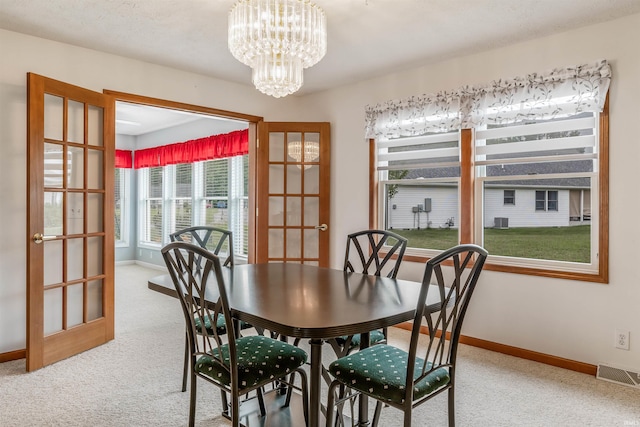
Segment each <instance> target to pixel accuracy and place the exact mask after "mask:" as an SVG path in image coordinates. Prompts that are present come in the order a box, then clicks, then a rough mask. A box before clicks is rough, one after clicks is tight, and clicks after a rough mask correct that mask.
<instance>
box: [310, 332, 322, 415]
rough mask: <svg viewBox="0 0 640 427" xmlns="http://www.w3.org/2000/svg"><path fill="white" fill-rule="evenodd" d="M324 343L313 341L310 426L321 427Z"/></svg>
mask: <svg viewBox="0 0 640 427" xmlns="http://www.w3.org/2000/svg"><path fill="white" fill-rule="evenodd" d="M322 343H323V340H321V339H315V338H314V339H311V340H309V344H311V378H310V381H309V389H310V390H309V426H310V427H318V426H319V425H320V405H321V402H320V385H321V383H320V381H321V379H322Z"/></svg>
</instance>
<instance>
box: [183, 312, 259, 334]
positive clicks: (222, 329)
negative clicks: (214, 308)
mask: <svg viewBox="0 0 640 427" xmlns="http://www.w3.org/2000/svg"><path fill="white" fill-rule="evenodd" d="M194 320H195V324H196V331H198V333H199V334H201V333H202V320H201V318H200V317H196V318H195V319H194ZM204 327H205V328H207V333H208V334H209V335H213V329H212V328H211V316H206V317H205V318H204ZM216 327H217V328H218V335H224V334H226V333H227V325H226V323H225V321H224V316H218V319H217V321H216ZM250 327H251V325H250V324H248V323H246V322H240V329H247V328H250Z"/></svg>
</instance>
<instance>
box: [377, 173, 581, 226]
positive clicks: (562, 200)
mask: <svg viewBox="0 0 640 427" xmlns="http://www.w3.org/2000/svg"><path fill="white" fill-rule="evenodd" d="M484 197H485V206H486V210H485V212H484V226H485V227H496V228H508V227H567V226H571V225H581V224H588V223H590V219H591V210H590V208H589V206H590V190H589V189H588V187H587V188H567V187H561V186H549V185H546V186H524V185H511V184H499V185H498V184H490V185H487V187H486V189H485V193H484ZM425 199H426V203H425ZM425 205H426V206H427V209H425ZM387 217H388V221H389V223H388V224H387V227H388V228H389V229H393V228H396V229H420V228H449V227H453V228H457V227H458V191H457V188H456V187H454V186H453V185H434V184H431V185H429V186H424V185H398V191H397V193H396V194H395V196H394V197H393V198H392V199H390V201H389V214H388V216H387ZM450 218H453V221H452V222H453V224H450V223H449V224H447V222H448V221H449V220H450Z"/></svg>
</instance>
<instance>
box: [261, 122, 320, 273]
mask: <svg viewBox="0 0 640 427" xmlns="http://www.w3.org/2000/svg"><path fill="white" fill-rule="evenodd" d="M262 132H263V133H261V137H260V140H261V141H265V140H266V141H267V144H265V145H266V147H264V146H263V147H262V148H260V149H259V150H258V182H259V185H258V187H259V189H258V207H259V209H260V206H263V207H264V209H267V215H263V214H262V212H263V210H260V215H258V221H257V222H258V245H257V248H258V254H257V260H258V262H299V263H309V264H314V265H323V266H327V265H328V262H329V260H328V233H326V232H325V230H327V228H328V219H329V209H328V204H329V189H328V183H329V180H328V178H327V179H324V180H323V179H321V177H322V176H323V174H326V175H327V176H328V173H329V160H330V158H329V138H328V134H329V126H328V124H327V123H304V124H297V123H266V124H265V129H263V131H262ZM323 135H324V137H323ZM323 144H324V145H323ZM323 147H324V148H323ZM323 153H324V154H323ZM265 176H266V178H267V179H264V177H265ZM323 185H324V186H323ZM263 192H265V193H266V194H262V193H263ZM261 215H263V216H261ZM323 224H324V225H323ZM263 227H264V228H266V230H265V231H264V232H263V231H262V230H261V229H262V228H263ZM320 234H324V236H322V238H321V236H320ZM261 236H262V237H261ZM261 239H265V240H267V241H268V243H267V244H264V243H263V244H261V243H260V240H261Z"/></svg>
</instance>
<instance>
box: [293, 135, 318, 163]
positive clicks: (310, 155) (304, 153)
mask: <svg viewBox="0 0 640 427" xmlns="http://www.w3.org/2000/svg"><path fill="white" fill-rule="evenodd" d="M287 154H288V155H289V157H291V158H292V159H294V160H295V161H296V162H302V161H304V162H313V161H314V160H316V159H317V158H318V157H320V144H318V143H317V142H315V141H305V142H304V149H303V144H302V142H301V141H291V142H289V143H288V144H287ZM311 166H312V165H304V168H305V169H309V168H310V167H311ZM298 168H300V169H302V165H298Z"/></svg>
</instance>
